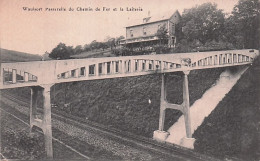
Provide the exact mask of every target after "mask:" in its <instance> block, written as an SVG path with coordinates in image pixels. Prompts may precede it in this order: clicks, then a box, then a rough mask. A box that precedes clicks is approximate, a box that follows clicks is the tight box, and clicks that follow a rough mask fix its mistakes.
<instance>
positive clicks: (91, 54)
mask: <svg viewBox="0 0 260 161" xmlns="http://www.w3.org/2000/svg"><path fill="white" fill-rule="evenodd" d="M111 56H114V55H113V54H112V53H111V49H105V50H100V49H99V50H96V51H85V52H82V53H79V54H77V55H71V57H72V58H75V59H83V58H99V57H111Z"/></svg>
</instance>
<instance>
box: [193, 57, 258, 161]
mask: <svg viewBox="0 0 260 161" xmlns="http://www.w3.org/2000/svg"><path fill="white" fill-rule="evenodd" d="M259 83H260V58H259V57H258V58H257V59H256V60H255V62H254V63H253V65H252V66H251V67H250V68H249V69H248V70H247V71H246V72H245V73H244V74H243V75H242V77H241V78H240V80H239V81H238V82H237V84H236V85H235V86H234V87H233V88H232V89H231V91H230V92H229V93H228V94H227V95H226V97H225V98H224V99H223V100H222V101H221V102H220V103H219V104H218V105H217V107H216V108H215V110H214V111H213V112H212V113H211V114H210V115H209V116H208V117H207V118H206V119H205V120H204V122H203V124H202V125H201V126H200V127H199V128H198V130H197V131H196V132H195V133H194V137H195V138H196V142H195V149H196V150H197V151H199V152H202V153H206V154H211V155H215V156H217V157H220V158H226V157H227V158H230V157H231V158H232V157H233V158H239V159H241V160H259V159H260V133H259V132H260V87H259Z"/></svg>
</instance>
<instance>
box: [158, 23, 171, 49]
mask: <svg viewBox="0 0 260 161" xmlns="http://www.w3.org/2000/svg"><path fill="white" fill-rule="evenodd" d="M156 36H157V37H158V39H159V42H160V45H161V44H162V42H166V40H168V38H169V36H168V31H167V28H166V24H164V25H163V26H162V27H160V28H159V29H158V30H157V32H156Z"/></svg>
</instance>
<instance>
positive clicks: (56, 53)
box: [49, 43, 73, 59]
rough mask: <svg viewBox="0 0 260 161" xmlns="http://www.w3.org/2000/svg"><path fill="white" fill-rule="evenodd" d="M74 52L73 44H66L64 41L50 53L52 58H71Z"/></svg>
mask: <svg viewBox="0 0 260 161" xmlns="http://www.w3.org/2000/svg"><path fill="white" fill-rule="evenodd" d="M72 53H73V48H72V46H66V45H65V44H64V43H59V44H58V45H57V46H56V47H55V48H54V49H53V50H52V51H51V53H50V54H49V57H50V58H52V59H69V58H70V55H71V54H72Z"/></svg>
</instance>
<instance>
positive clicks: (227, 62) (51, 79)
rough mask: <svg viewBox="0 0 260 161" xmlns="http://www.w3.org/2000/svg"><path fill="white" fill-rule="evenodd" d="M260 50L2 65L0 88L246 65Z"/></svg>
mask: <svg viewBox="0 0 260 161" xmlns="http://www.w3.org/2000/svg"><path fill="white" fill-rule="evenodd" d="M257 55H259V51H257V50H250V49H247V50H229V51H215V52H197V53H179V54H161V55H141V56H126V57H106V58H91V59H72V60H54V61H36V62H17V63H2V64H1V86H0V89H1V88H14V87H19V86H33V85H41V84H54V83H61V82H71V81H81V80H92V79H106V78H116V77H127V76H138V75H147V74H152V73H166V72H176V71H184V70H195V69H204V68H217V67H224V66H234V65H244V64H249V63H252V62H253V60H254V58H255V57H256V56H257Z"/></svg>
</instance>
